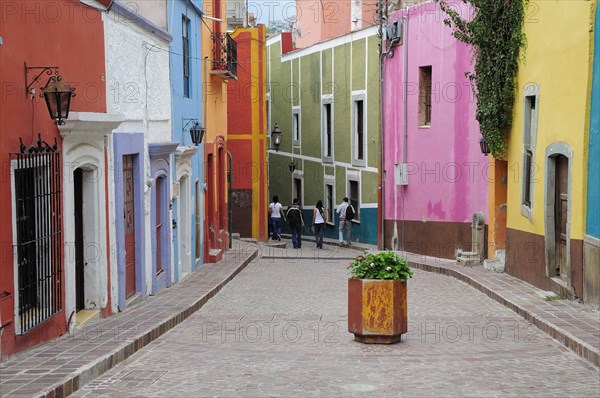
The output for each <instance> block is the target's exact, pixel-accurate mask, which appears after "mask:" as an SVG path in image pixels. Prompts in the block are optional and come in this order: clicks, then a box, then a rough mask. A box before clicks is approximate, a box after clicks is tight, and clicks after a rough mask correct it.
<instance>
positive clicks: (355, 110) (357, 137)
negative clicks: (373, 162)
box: [352, 93, 366, 166]
mask: <svg viewBox="0 0 600 398" xmlns="http://www.w3.org/2000/svg"><path fill="white" fill-rule="evenodd" d="M365 121H366V112H365V95H364V94H362V93H361V94H354V95H352V164H353V165H355V166H364V165H365V160H366V153H365V149H366V137H365V136H366V131H365V126H366V123H365Z"/></svg>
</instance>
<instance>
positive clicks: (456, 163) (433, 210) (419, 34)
mask: <svg viewBox="0 0 600 398" xmlns="http://www.w3.org/2000/svg"><path fill="white" fill-rule="evenodd" d="M467 11H468V10H467V9H466V8H463V9H461V12H463V13H466V12H467ZM403 16H404V13H403V12H401V13H396V14H394V15H393V16H392V18H391V20H392V21H395V20H398V19H400V18H402V19H403ZM443 19H444V14H443V12H442V11H441V10H440V9H439V8H438V7H437V5H435V4H432V3H427V4H423V5H420V6H415V7H413V8H411V9H410V17H409V23H408V25H409V27H408V31H409V33H408V37H405V38H404V43H403V44H402V45H400V46H398V47H396V49H395V52H394V55H393V57H391V58H386V60H385V66H384V68H385V70H384V100H383V103H384V105H383V106H384V108H383V109H384V111H383V114H384V116H383V118H384V133H383V134H384V142H385V145H384V146H385V148H384V151H385V169H386V179H385V218H386V219H389V220H400V219H404V220H409V221H422V222H431V221H434V222H435V221H440V222H459V223H470V221H471V217H472V213H474V212H483V213H484V214H487V180H486V178H485V176H486V174H485V173H486V170H487V158H486V157H484V156H483V155H482V154H481V151H480V149H479V139H480V138H481V135H480V133H479V125H478V123H477V121H476V120H475V106H476V103H475V99H474V95H473V94H472V92H471V89H470V85H469V82H468V80H467V78H466V77H465V76H464V74H465V72H469V71H471V70H472V65H471V64H470V62H469V61H470V59H471V51H470V49H469V47H468V46H466V45H465V44H463V43H460V42H458V41H457V40H456V39H455V38H454V37H453V36H452V32H451V30H450V28H448V27H447V26H445V25H444V24H443V22H442V21H443ZM404 23H405V24H406V22H404ZM407 45H408V80H407V84H406V87H407V103H406V106H407V148H406V149H405V148H403V146H404V142H403V133H404V110H403V109H404V99H403V87H404V86H405V85H404V84H403V80H404V65H405V46H407ZM428 65H431V67H432V94H431V103H432V105H431V124H430V126H427V127H419V119H418V114H419V67H421V66H428ZM404 150H406V161H407V163H408V185H407V186H400V185H398V186H397V185H396V184H395V179H394V165H395V164H400V163H402V162H403V160H404V157H403V154H404Z"/></svg>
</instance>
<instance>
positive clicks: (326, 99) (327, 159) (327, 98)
mask: <svg viewBox="0 0 600 398" xmlns="http://www.w3.org/2000/svg"><path fill="white" fill-rule="evenodd" d="M325 105H329V106H330V107H331V148H329V149H330V152H331V156H327V155H326V154H327V126H326V123H327V117H326V113H325ZM334 136H335V117H334V100H333V95H331V94H329V95H324V96H322V98H321V160H322V162H323V163H333V159H334V149H333V148H334V141H335V139H334Z"/></svg>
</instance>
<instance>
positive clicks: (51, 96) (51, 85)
mask: <svg viewBox="0 0 600 398" xmlns="http://www.w3.org/2000/svg"><path fill="white" fill-rule="evenodd" d="M33 71H36V72H37V71H40V72H37V74H36V75H35V76H33V78H32V79H31V81H29V80H30V79H29V74H30V73H32V72H33ZM43 74H47V75H50V78H49V79H48V81H47V82H46V85H45V86H44V87H42V88H41V89H40V91H41V93H40V97H43V98H44V100H45V101H46V106H47V107H48V113H49V114H50V118H52V119H53V120H54V122H55V123H56V124H57V125H62V124H65V122H64V120H63V119H67V118H68V117H69V110H70V108H71V98H73V97H74V96H75V89H74V88H73V87H71V86H69V85H68V84H66V83H64V82H63V81H62V76H60V75H59V74H58V66H27V63H25V91H26V92H27V94H28V95H29V94H31V95H35V88H34V87H33V85H34V84H35V83H37V82H38V81H39V79H40V77H41V76H42V75H43Z"/></svg>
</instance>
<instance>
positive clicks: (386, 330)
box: [348, 278, 408, 344]
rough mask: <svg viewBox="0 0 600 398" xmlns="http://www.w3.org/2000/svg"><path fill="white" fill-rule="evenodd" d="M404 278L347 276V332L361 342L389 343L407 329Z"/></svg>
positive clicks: (400, 336) (398, 337)
mask: <svg viewBox="0 0 600 398" xmlns="http://www.w3.org/2000/svg"><path fill="white" fill-rule="evenodd" d="M406 300H407V295H406V281H400V280H389V279H387V280H379V279H356V278H350V279H348V331H349V332H350V333H354V340H356V341H360V342H362V343H368V344H372V343H378V344H392V343H397V342H399V341H400V340H401V338H402V334H404V333H406V332H407V330H408V321H407V301H406Z"/></svg>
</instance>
